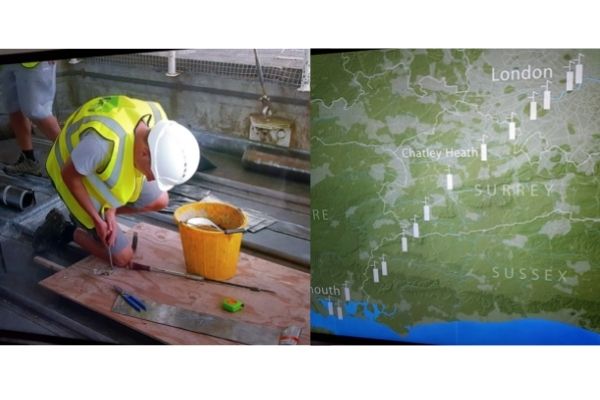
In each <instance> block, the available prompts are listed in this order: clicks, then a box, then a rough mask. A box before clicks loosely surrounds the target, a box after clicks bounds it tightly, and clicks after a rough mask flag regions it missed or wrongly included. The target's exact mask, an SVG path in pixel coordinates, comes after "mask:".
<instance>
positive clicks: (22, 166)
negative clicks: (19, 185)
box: [4, 154, 42, 176]
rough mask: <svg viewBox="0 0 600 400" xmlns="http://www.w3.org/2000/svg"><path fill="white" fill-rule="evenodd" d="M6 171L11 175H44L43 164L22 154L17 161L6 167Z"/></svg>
mask: <svg viewBox="0 0 600 400" xmlns="http://www.w3.org/2000/svg"><path fill="white" fill-rule="evenodd" d="M4 172H6V173H7V174H10V175H22V174H29V175H36V176H42V166H41V165H40V163H39V162H38V161H34V160H30V159H29V158H27V157H25V156H23V154H21V156H20V157H19V159H18V160H17V162H16V163H14V164H12V165H7V166H6V167H4Z"/></svg>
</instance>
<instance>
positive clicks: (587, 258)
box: [311, 49, 600, 344]
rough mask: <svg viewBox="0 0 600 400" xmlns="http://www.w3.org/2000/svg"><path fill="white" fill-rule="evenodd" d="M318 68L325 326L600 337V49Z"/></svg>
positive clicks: (372, 54)
mask: <svg viewBox="0 0 600 400" xmlns="http://www.w3.org/2000/svg"><path fill="white" fill-rule="evenodd" d="M311 69H312V87H311V97H312V109H311V120H312V127H311V136H312V138H311V162H312V171H311V202H312V205H311V207H312V225H311V232H312V233H311V260H312V261H311V263H312V266H311V268H312V270H311V275H312V284H311V326H312V330H313V332H320V333H329V334H333V335H344V336H355V337H367V338H377V339H388V340H396V341H405V342H415V343H439V344H472V343H478V344H492V343H493V344H501V343H507V344H563V343H564V344H567V343H570V344H575V343H600V181H599V179H600V163H599V162H600V50H590V49H585V50H558V49H552V50H523V49H519V50H507V49H502V50H500V49H495V50H475V49H468V50H458V49H456V50H455V49H436V50H428V49H421V50H375V51H357V52H340V53H330V54H318V55H313V57H312V58H311Z"/></svg>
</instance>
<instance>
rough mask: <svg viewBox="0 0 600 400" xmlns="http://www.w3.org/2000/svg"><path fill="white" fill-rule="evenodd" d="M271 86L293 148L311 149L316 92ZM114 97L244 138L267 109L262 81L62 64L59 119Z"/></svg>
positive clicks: (144, 68) (269, 89)
mask: <svg viewBox="0 0 600 400" xmlns="http://www.w3.org/2000/svg"><path fill="white" fill-rule="evenodd" d="M265 88H266V91H267V94H268V95H269V96H270V97H271V98H272V99H273V100H274V101H273V111H274V115H277V116H279V117H283V118H289V119H291V120H293V121H294V128H295V129H294V132H293V134H292V139H291V144H290V147H291V148H294V149H300V150H309V148H310V117H309V99H310V94H309V93H305V92H299V91H297V90H296V89H297V88H295V87H290V86H285V85H280V84H275V83H266V84H265ZM114 94H124V95H127V96H132V97H137V98H141V99H146V100H153V101H157V102H159V103H160V104H162V106H163V107H164V109H165V111H166V112H167V115H168V116H169V118H171V119H174V120H177V121H178V122H180V123H182V124H184V125H186V126H189V127H190V128H192V129H195V130H203V131H208V132H212V133H219V134H225V135H233V136H238V137H243V138H248V132H249V126H250V120H249V115H250V114H251V113H257V112H260V110H261V103H260V101H259V100H258V98H259V97H260V95H261V87H260V84H259V82H258V81H251V80H245V79H236V78H230V77H225V76H218V75H211V74H192V73H183V74H181V75H180V76H178V77H174V78H171V77H167V76H165V71H157V70H155V69H153V68H152V67H150V66H139V67H136V66H130V65H111V64H99V63H90V62H87V63H86V62H85V61H84V62H82V63H80V64H77V65H69V64H67V63H60V64H59V68H58V77H57V96H56V100H55V105H54V109H55V113H56V115H57V117H58V118H59V121H61V122H62V121H64V120H65V119H66V118H67V117H68V116H69V114H70V113H71V112H72V111H73V110H75V109H76V108H77V107H78V106H79V105H81V104H82V103H84V102H85V101H87V100H89V99H91V98H93V97H96V96H104V95H114ZM0 123H1V121H0Z"/></svg>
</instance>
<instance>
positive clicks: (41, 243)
mask: <svg viewBox="0 0 600 400" xmlns="http://www.w3.org/2000/svg"><path fill="white" fill-rule="evenodd" d="M74 231H75V225H74V224H73V223H71V222H68V221H67V220H65V217H64V216H63V215H62V213H61V212H60V211H58V210H57V209H56V208H53V209H52V210H50V212H49V213H48V214H47V215H46V219H45V220H44V223H43V224H42V225H40V226H39V227H38V228H37V229H36V230H35V233H34V234H33V251H34V252H36V253H43V252H45V251H48V250H50V249H51V248H53V247H58V246H60V245H63V244H66V243H68V242H70V241H71V240H72V239H73V232H74Z"/></svg>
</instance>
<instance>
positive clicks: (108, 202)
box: [46, 96, 166, 228]
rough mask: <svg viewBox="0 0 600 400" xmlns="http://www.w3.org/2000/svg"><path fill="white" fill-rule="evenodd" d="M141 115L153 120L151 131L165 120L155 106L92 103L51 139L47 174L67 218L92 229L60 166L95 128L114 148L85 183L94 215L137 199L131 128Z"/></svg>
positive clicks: (115, 100)
mask: <svg viewBox="0 0 600 400" xmlns="http://www.w3.org/2000/svg"><path fill="white" fill-rule="evenodd" d="M145 115H152V116H153V118H152V120H151V121H149V122H148V126H149V127H150V128H151V127H152V126H154V124H155V123H156V122H157V121H159V120H161V119H164V118H166V115H165V113H164V111H163V110H162V107H161V106H160V104H158V103H151V102H145V101H141V100H136V99H130V98H127V97H125V96H117V97H107V98H97V99H93V100H90V101H89V102H87V103H86V104H84V105H83V106H81V107H80V108H79V109H78V110H77V111H76V112H75V113H74V114H73V115H71V116H70V117H69V119H68V120H67V123H66V125H65V127H64V128H63V130H62V132H61V134H60V136H59V137H58V139H57V140H56V141H55V143H54V145H53V149H52V151H51V153H50V155H49V156H48V160H47V161H46V169H47V170H48V175H50V177H51V178H52V181H53V182H54V184H55V187H56V188H57V191H58V192H59V194H60V195H61V198H62V199H63V201H64V202H65V204H66V205H67V207H68V208H69V211H71V214H73V216H75V218H77V220H78V221H79V222H81V223H82V224H83V225H84V226H86V227H87V228H93V227H94V224H93V220H92V219H91V217H90V216H89V215H88V214H87V212H85V210H83V208H82V207H81V205H80V204H79V203H78V202H77V200H76V199H75V198H74V196H73V195H72V193H71V192H70V190H69V189H68V188H67V186H66V184H65V183H64V181H63V180H62V168H63V167H64V165H65V163H66V160H68V158H69V157H70V154H71V153H72V151H73V149H74V147H75V146H77V145H78V143H79V140H80V135H82V134H83V133H84V132H86V131H87V130H89V129H93V130H94V131H96V132H97V133H98V134H99V135H100V136H101V137H103V138H104V139H106V140H109V141H111V142H112V144H113V149H112V153H111V157H110V160H109V161H108V164H107V165H106V167H105V168H104V170H103V171H101V172H100V173H95V174H91V175H88V176H86V177H84V179H83V183H84V186H85V187H86V190H87V192H88V194H89V196H90V198H91V200H92V203H93V205H94V207H95V208H96V211H97V212H98V213H99V214H100V215H102V213H103V210H104V209H105V208H108V207H111V208H116V207H119V206H122V205H124V204H126V203H128V202H133V201H135V200H137V198H138V197H139V195H140V193H141V190H142V183H143V175H142V174H141V173H140V172H139V171H137V170H136V169H135V166H134V159H133V157H134V156H133V142H134V130H135V127H136V126H137V124H138V123H139V121H140V120H141V119H142V117H144V116H145Z"/></svg>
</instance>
